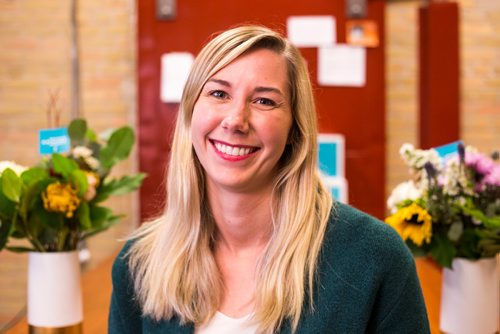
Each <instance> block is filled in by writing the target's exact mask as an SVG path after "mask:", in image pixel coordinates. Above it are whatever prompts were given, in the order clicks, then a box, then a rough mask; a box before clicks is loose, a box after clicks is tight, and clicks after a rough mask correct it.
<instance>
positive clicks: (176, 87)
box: [160, 52, 194, 103]
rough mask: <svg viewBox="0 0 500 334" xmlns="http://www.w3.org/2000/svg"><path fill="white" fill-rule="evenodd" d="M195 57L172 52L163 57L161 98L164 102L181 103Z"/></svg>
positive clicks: (186, 53) (189, 54) (187, 53)
mask: <svg viewBox="0 0 500 334" xmlns="http://www.w3.org/2000/svg"><path fill="white" fill-rule="evenodd" d="M193 61H194V57H193V55H192V54H191V53H189V52H171V53H166V54H164V55H163V56H162V57H161V87H160V98H161V100H162V101H163V102H167V103H179V102H180V101H181V97H182V91H183V90H184V85H185V84H186V81H187V78H188V75H189V71H190V70H191V66H192V64H193Z"/></svg>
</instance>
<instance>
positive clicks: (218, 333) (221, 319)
mask: <svg viewBox="0 0 500 334" xmlns="http://www.w3.org/2000/svg"><path fill="white" fill-rule="evenodd" d="M250 317H251V314H247V315H245V316H243V317H241V318H231V317H228V316H227V315H225V314H223V313H221V312H219V311H217V312H216V313H215V315H214V317H213V318H212V320H210V322H209V323H208V324H207V325H206V326H203V327H196V329H195V331H194V332H195V334H234V333H238V334H255V333H257V325H256V324H252V323H251V322H250Z"/></svg>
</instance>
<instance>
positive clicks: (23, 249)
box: [5, 246, 37, 253]
mask: <svg viewBox="0 0 500 334" xmlns="http://www.w3.org/2000/svg"><path fill="white" fill-rule="evenodd" d="M5 249H7V250H9V251H11V252H16V253H26V252H36V251H37V250H36V249H34V248H30V247H11V246H7V247H5Z"/></svg>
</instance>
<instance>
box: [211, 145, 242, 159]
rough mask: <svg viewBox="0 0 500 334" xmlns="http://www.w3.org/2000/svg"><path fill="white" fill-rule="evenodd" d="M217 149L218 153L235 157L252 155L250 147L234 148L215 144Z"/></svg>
mask: <svg viewBox="0 0 500 334" xmlns="http://www.w3.org/2000/svg"><path fill="white" fill-rule="evenodd" d="M215 147H216V148H217V150H218V151H220V152H222V153H225V154H228V155H233V156H242V155H247V154H249V153H250V148H248V147H233V146H228V145H224V144H221V143H215Z"/></svg>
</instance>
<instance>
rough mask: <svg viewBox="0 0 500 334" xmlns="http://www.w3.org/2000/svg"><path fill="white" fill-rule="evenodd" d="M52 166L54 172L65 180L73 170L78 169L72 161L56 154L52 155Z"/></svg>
mask: <svg viewBox="0 0 500 334" xmlns="http://www.w3.org/2000/svg"><path fill="white" fill-rule="evenodd" d="M52 164H53V166H54V171H55V172H56V173H58V174H61V175H62V176H63V177H64V178H65V179H67V180H68V179H69V178H70V174H71V173H72V172H73V171H74V170H77V169H79V167H78V164H77V163H76V162H75V161H74V160H72V159H69V158H66V157H64V156H62V155H60V154H58V153H54V154H52Z"/></svg>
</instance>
